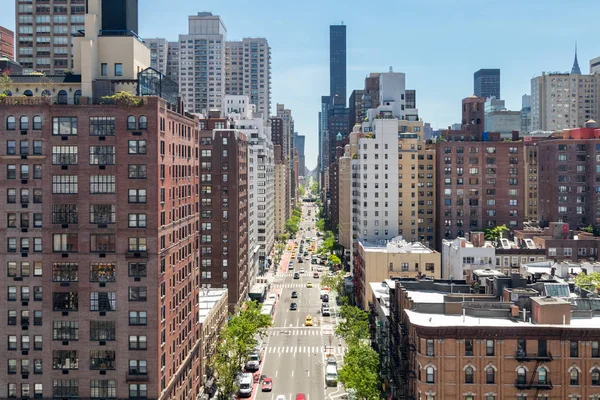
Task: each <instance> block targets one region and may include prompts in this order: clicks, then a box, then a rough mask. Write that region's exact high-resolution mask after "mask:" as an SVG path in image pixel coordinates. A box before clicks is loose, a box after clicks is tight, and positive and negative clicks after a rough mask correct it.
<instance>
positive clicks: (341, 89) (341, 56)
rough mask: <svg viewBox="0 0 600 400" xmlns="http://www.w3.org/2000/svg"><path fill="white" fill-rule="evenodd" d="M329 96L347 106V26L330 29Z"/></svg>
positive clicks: (331, 27) (332, 26)
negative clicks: (337, 97)
mask: <svg viewBox="0 0 600 400" xmlns="http://www.w3.org/2000/svg"><path fill="white" fill-rule="evenodd" d="M329 94H330V95H331V97H334V96H340V97H341V98H342V99H344V105H346V25H331V26H330V27H329Z"/></svg>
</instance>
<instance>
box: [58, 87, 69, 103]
mask: <svg viewBox="0 0 600 400" xmlns="http://www.w3.org/2000/svg"><path fill="white" fill-rule="evenodd" d="M67 98H68V96H67V91H66V90H61V91H60V92H58V104H67Z"/></svg>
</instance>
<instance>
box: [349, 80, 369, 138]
mask: <svg viewBox="0 0 600 400" xmlns="http://www.w3.org/2000/svg"><path fill="white" fill-rule="evenodd" d="M364 94H365V91H364V90H362V89H358V90H356V89H355V90H353V91H352V94H350V99H349V104H348V109H349V110H348V118H349V120H348V127H349V128H350V129H352V128H353V127H354V125H355V124H362V122H363V121H364V120H365V116H366V111H367V110H366V109H365V106H364V100H363V96H364Z"/></svg>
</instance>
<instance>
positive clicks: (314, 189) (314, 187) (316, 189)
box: [310, 181, 319, 195]
mask: <svg viewBox="0 0 600 400" xmlns="http://www.w3.org/2000/svg"><path fill="white" fill-rule="evenodd" d="M310 191H311V192H312V193H313V195H315V194H317V193H318V192H319V183H318V182H317V181H314V182H313V184H312V186H311V188H310Z"/></svg>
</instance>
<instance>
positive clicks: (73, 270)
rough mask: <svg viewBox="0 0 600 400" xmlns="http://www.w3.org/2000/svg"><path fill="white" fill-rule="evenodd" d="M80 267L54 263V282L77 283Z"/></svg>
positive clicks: (75, 264) (73, 264) (72, 264)
mask: <svg viewBox="0 0 600 400" xmlns="http://www.w3.org/2000/svg"><path fill="white" fill-rule="evenodd" d="M78 280H79V266H78V264H77V263H53V264H52V282H77V281H78Z"/></svg>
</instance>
